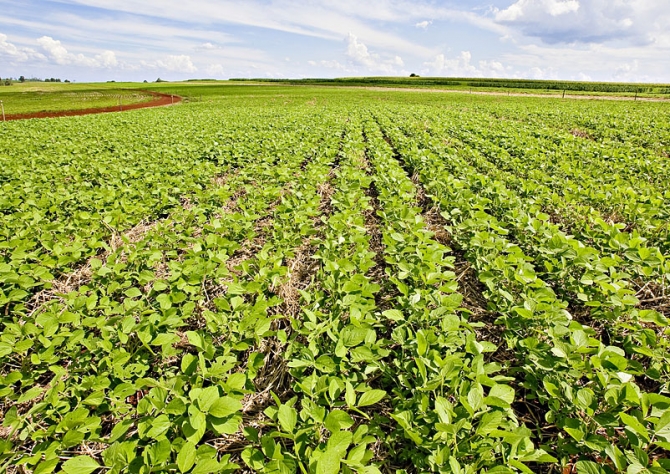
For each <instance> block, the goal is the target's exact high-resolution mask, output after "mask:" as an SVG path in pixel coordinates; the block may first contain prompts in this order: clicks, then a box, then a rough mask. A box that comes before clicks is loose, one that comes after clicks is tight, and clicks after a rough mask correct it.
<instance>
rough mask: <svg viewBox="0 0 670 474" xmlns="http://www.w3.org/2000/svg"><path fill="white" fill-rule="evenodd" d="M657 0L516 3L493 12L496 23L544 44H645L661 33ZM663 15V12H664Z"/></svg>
mask: <svg viewBox="0 0 670 474" xmlns="http://www.w3.org/2000/svg"><path fill="white" fill-rule="evenodd" d="M662 12H667V7H664V6H662V4H661V3H660V1H659V0H617V1H611V0H517V1H516V2H515V3H513V4H512V5H510V6H509V7H507V8H505V9H503V10H499V9H494V10H493V14H494V18H495V20H496V22H498V23H499V24H501V25H505V26H507V27H511V28H512V29H514V30H517V31H519V32H521V33H522V34H523V35H526V36H532V37H537V38H540V39H542V40H543V41H544V42H545V43H549V44H555V43H602V42H606V41H612V40H619V39H627V40H632V41H633V42H635V43H639V44H645V43H650V42H652V41H653V40H654V34H655V33H659V34H662V32H663V31H664V28H663V27H662V26H660V25H659V24H657V20H658V18H657V15H658V14H661V15H662V14H663V13H662ZM666 16H667V13H666Z"/></svg>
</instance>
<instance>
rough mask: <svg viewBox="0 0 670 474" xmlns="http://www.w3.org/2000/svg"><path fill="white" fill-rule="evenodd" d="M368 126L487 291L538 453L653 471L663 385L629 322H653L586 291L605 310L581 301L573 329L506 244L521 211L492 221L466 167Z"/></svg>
mask: <svg viewBox="0 0 670 474" xmlns="http://www.w3.org/2000/svg"><path fill="white" fill-rule="evenodd" d="M377 118H378V119H379V121H380V122H381V124H382V128H383V130H384V133H385V134H386V136H387V137H388V138H389V139H390V141H391V142H392V143H393V145H394V146H395V147H396V148H397V150H398V152H399V153H400V155H401V156H402V158H403V159H404V160H405V161H406V163H407V164H408V165H409V167H410V168H411V170H412V171H413V172H415V173H417V174H418V175H419V176H420V179H421V181H422V183H423V185H424V186H425V188H426V192H427V193H428V194H429V195H430V196H431V197H432V198H433V200H434V202H435V204H436V205H437V206H439V208H440V210H442V211H443V216H444V217H445V218H446V219H447V220H448V221H449V222H450V230H451V232H452V235H453V238H454V240H455V242H456V243H457V244H458V245H459V247H460V248H461V249H462V250H463V251H464V252H465V255H466V258H467V259H468V260H469V261H470V262H471V264H472V265H473V266H474V268H475V269H476V270H477V272H478V276H479V279H480V280H481V281H482V282H483V283H484V284H485V285H486V290H485V292H484V296H485V297H486V299H487V300H488V304H489V307H490V309H491V310H493V311H495V312H496V313H497V314H498V315H499V317H498V318H497V321H496V323H498V324H503V325H504V327H505V329H506V339H507V342H508V344H509V346H510V348H511V349H512V352H511V354H512V356H510V361H509V364H510V365H511V367H510V368H509V369H507V372H508V373H509V374H510V375H512V376H513V377H514V384H515V385H516V386H518V387H519V391H518V393H519V395H520V396H519V399H518V400H516V401H517V402H520V403H522V404H523V405H521V406H524V407H526V408H525V409H526V410H528V411H529V412H530V413H531V416H533V417H535V420H536V423H537V424H536V426H532V427H531V429H533V430H534V432H533V434H534V437H536V438H537V439H538V440H539V442H540V443H541V446H542V448H544V449H545V450H547V451H548V452H550V453H551V454H553V455H555V456H556V457H558V458H559V459H560V460H561V462H562V463H563V464H567V463H568V462H570V461H572V460H575V459H579V463H578V468H579V469H581V470H584V472H589V471H588V470H589V469H597V470H602V472H614V471H616V470H617V469H619V470H620V469H625V468H626V467H628V466H633V467H632V468H633V469H635V468H637V467H644V468H645V469H646V468H649V467H651V466H653V467H654V468H656V469H658V470H659V471H658V472H662V471H660V470H662V469H664V468H663V467H661V466H665V464H664V463H665V461H663V460H662V459H657V456H655V454H657V453H659V452H663V450H665V449H667V448H668V447H669V446H670V445H668V442H670V439H669V438H668V436H667V434H666V427H667V426H668V422H669V421H670V413H668V412H667V406H668V405H667V403H668V401H670V399H669V398H668V397H666V396H664V395H662V394H660V393H658V392H659V391H662V387H664V386H665V384H666V380H667V373H668V371H667V369H668V366H667V362H666V357H665V355H664V353H665V351H664V350H660V351H658V350H655V349H658V346H659V345H662V344H661V342H659V338H658V337H657V335H656V332H655V331H656V329H657V328H656V327H655V326H654V325H653V324H652V326H651V327H652V330H649V329H648V328H647V327H646V324H640V323H639V322H637V323H636V321H635V320H636V319H646V318H649V319H652V321H654V320H655V319H658V318H653V316H658V315H654V314H652V313H653V312H643V311H640V312H636V310H634V309H630V310H628V309H626V305H625V304H621V305H617V304H615V303H616V302H617V301H616V300H615V291H616V288H615V287H613V288H609V287H607V286H606V285H602V286H601V285H595V286H594V288H595V291H594V295H595V294H596V293H599V294H600V295H602V296H605V295H607V298H608V303H607V304H606V305H603V304H602V302H600V301H598V300H596V299H595V298H593V297H591V298H593V299H590V298H588V297H587V300H588V301H589V302H590V301H593V302H594V303H598V304H594V305H593V306H592V307H593V308H595V309H596V311H595V312H593V314H590V315H589V317H586V318H583V319H582V322H578V321H575V320H574V319H573V317H572V314H571V312H570V311H568V309H569V306H570V305H569V302H568V301H566V300H565V299H564V298H562V297H561V296H559V295H557V293H556V291H555V290H554V287H556V288H558V287H559V286H560V284H562V279H560V278H556V280H555V281H556V282H558V283H559V285H556V284H554V281H552V280H550V279H549V278H553V277H554V276H553V272H552V271H551V269H548V268H547V267H546V265H545V268H542V267H540V266H539V265H536V259H535V258H533V257H532V256H530V255H529V254H528V253H527V252H526V251H524V247H527V243H524V242H523V241H520V242H519V243H517V242H515V240H516V239H518V238H519V236H521V235H522V234H523V232H520V231H519V230H520V228H519V227H517V226H521V228H522V229H523V231H524V232H526V231H527V232H532V231H533V226H528V225H526V224H522V222H524V220H525V219H527V217H528V216H524V214H523V213H522V212H520V213H518V216H519V220H518V221H516V220H514V219H510V218H508V217H506V220H505V221H501V220H499V219H498V218H497V217H496V216H495V215H493V213H494V211H493V209H494V206H492V205H491V200H490V199H489V198H487V197H485V196H482V195H481V189H479V190H473V188H472V186H471V181H470V180H469V179H468V177H467V176H468V175H467V172H466V173H461V172H460V171H458V167H459V166H467V164H466V163H463V162H461V161H459V158H458V157H457V156H439V155H438V154H436V153H434V152H433V151H431V150H430V149H428V148H424V147H423V146H421V145H420V144H417V142H416V141H413V140H409V139H407V136H406V135H405V134H404V133H403V132H402V130H400V129H399V128H398V127H397V126H396V124H395V123H396V122H397V121H396V122H393V121H391V119H390V118H389V117H386V116H383V114H381V113H378V114H377ZM475 189H476V188H475ZM542 222H543V221H542V220H540V222H539V223H538V225H541V224H542ZM536 230H541V229H536ZM537 233H538V234H539V235H544V234H545V233H544V232H537ZM559 273H560V272H559ZM624 296H625V295H624ZM621 300H623V298H621ZM622 302H623V301H622ZM586 306H587V308H590V307H591V306H588V304H587V305H586ZM622 308H623V309H626V311H625V312H623V311H622ZM570 310H571V311H572V308H570ZM601 312H602V313H604V315H603V316H614V317H615V318H614V320H613V323H608V324H611V326H609V325H608V326H607V327H606V328H605V330H604V331H602V332H600V333H599V332H597V331H596V330H595V329H594V328H593V327H591V326H590V325H589V324H590V323H592V320H591V318H593V319H598V318H600V317H601V315H600V314H599V313H601ZM645 323H647V321H645ZM659 323H662V321H659ZM661 341H662V338H661ZM661 349H662V348H661ZM649 386H651V387H652V388H651V389H646V387H649ZM517 409H520V406H517ZM597 462H600V463H601V464H602V466H598V464H597ZM665 467H668V466H665ZM596 472H600V471H596Z"/></svg>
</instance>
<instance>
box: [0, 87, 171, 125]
mask: <svg viewBox="0 0 670 474" xmlns="http://www.w3.org/2000/svg"><path fill="white" fill-rule="evenodd" d="M141 92H145V93H147V94H151V95H152V96H153V97H154V98H153V99H152V100H150V101H148V102H138V103H136V104H127V105H124V104H122V105H121V106H118V105H115V106H112V107H98V108H92V109H79V110H54V111H51V112H31V113H27V114H10V115H7V116H6V117H5V119H6V120H8V121H9V120H27V119H34V118H56V117H73V116H76V115H93V114H104V113H108V112H126V111H128V110H137V109H146V108H149V107H163V106H166V105H172V104H178V103H179V102H181V101H182V98H181V97H180V96H178V95H170V94H161V93H160V92H153V91H141Z"/></svg>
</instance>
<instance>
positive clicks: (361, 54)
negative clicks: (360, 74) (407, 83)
mask: <svg viewBox="0 0 670 474" xmlns="http://www.w3.org/2000/svg"><path fill="white" fill-rule="evenodd" d="M346 41H347V51H346V55H347V57H348V58H349V60H350V61H351V62H352V63H353V64H355V65H358V66H363V67H365V68H366V69H367V70H368V71H371V72H380V73H384V74H397V73H398V69H397V68H399V67H400V68H402V67H403V66H404V65H405V64H404V62H403V60H402V58H401V57H400V56H397V55H396V56H393V57H381V56H380V55H379V54H377V53H371V52H370V51H369V50H368V47H367V46H366V45H365V44H363V43H362V42H361V41H359V40H358V37H357V36H356V35H354V34H353V33H349V35H348V36H347V39H346Z"/></svg>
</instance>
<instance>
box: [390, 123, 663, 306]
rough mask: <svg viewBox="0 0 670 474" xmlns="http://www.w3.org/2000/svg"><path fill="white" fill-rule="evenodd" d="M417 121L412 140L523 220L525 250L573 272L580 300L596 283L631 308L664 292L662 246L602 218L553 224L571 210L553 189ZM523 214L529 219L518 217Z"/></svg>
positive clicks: (501, 212)
mask: <svg viewBox="0 0 670 474" xmlns="http://www.w3.org/2000/svg"><path fill="white" fill-rule="evenodd" d="M436 122H437V120H436ZM412 123H413V122H412V121H408V122H405V123H404V124H403V128H404V129H405V130H406V131H407V132H408V133H409V134H410V136H411V138H409V139H411V140H415V141H417V143H420V144H422V145H423V146H426V147H428V148H429V149H431V150H432V151H433V152H435V153H438V154H441V155H443V156H448V157H450V159H449V163H452V164H453V167H454V170H456V169H457V170H458V172H459V173H461V174H462V175H463V176H465V177H466V179H468V180H470V182H471V183H472V186H473V190H475V191H476V192H478V193H480V194H482V196H484V197H487V198H488V199H490V200H491V209H492V212H494V213H495V214H496V216H497V217H499V218H501V219H503V220H505V219H508V220H512V221H518V224H519V225H517V227H518V229H519V230H518V231H517V234H518V238H519V239H520V240H523V241H524V242H525V243H526V247H525V250H526V251H527V252H529V253H530V254H531V255H532V256H533V257H536V258H537V257H541V258H540V260H539V262H538V263H540V264H541V265H542V266H547V267H548V271H549V272H554V273H555V270H554V269H555V268H561V269H562V270H564V271H565V272H568V271H569V272H570V273H569V274H567V273H566V274H565V275H561V279H562V280H566V279H567V284H566V282H565V281H563V286H564V287H567V288H572V289H573V290H574V293H575V294H576V295H577V296H578V298H579V300H580V301H586V299H585V298H586V295H588V294H589V293H592V291H591V288H590V287H592V286H594V282H601V283H600V286H602V285H607V288H612V285H614V288H615V289H617V290H619V289H620V290H621V292H620V293H618V296H619V300H621V301H622V302H623V301H624V299H625V304H627V305H629V306H631V305H632V306H636V305H638V304H639V300H638V299H636V298H634V297H633V295H634V294H635V293H636V291H637V289H638V288H640V287H645V286H649V285H648V284H652V283H653V284H655V286H656V287H659V288H662V287H663V285H665V284H667V281H668V279H669V276H670V263H669V262H668V260H667V259H666V257H665V255H664V254H663V253H662V251H661V250H660V249H659V248H656V247H654V246H651V245H649V244H650V243H649V242H647V241H646V240H645V239H644V238H641V237H640V236H639V234H637V233H636V232H633V233H628V232H623V231H621V229H620V228H618V227H617V226H615V225H609V224H607V223H605V222H603V221H602V219H601V220H599V223H600V225H599V226H597V227H594V228H589V227H582V226H566V225H564V224H563V223H559V224H553V223H551V222H547V221H548V220H551V216H550V215H549V214H550V213H552V212H562V211H563V209H565V203H563V205H562V206H559V207H558V209H553V208H552V205H553V204H554V202H553V199H552V197H553V195H552V190H551V189H549V188H548V187H545V186H541V185H538V186H534V185H532V184H531V185H528V181H527V180H523V179H521V178H519V177H518V176H516V175H514V174H513V173H509V172H507V171H503V170H500V169H499V168H497V167H496V166H495V165H493V164H491V163H490V162H489V161H488V160H487V159H486V158H485V157H483V156H482V155H481V154H480V153H479V152H478V151H477V150H473V149H471V148H468V146H467V145H464V144H461V145H460V146H459V144H458V143H454V142H453V139H452V140H451V141H450V142H449V143H448V144H445V143H444V140H443V139H442V137H443V136H444V135H443V133H444V132H443V129H442V128H441V127H440V124H439V123H431V125H430V128H429V130H428V132H426V130H425V128H424V127H418V126H417V125H416V124H414V125H412ZM521 210H523V212H525V213H526V216H525V217H523V216H519V215H518V213H519V211H521ZM521 217H523V218H521ZM566 219H567V218H566ZM524 229H525V230H524ZM538 254H542V255H538ZM559 257H560V258H559ZM613 280H615V282H614V283H613ZM601 291H602V290H601ZM643 301H645V300H644V299H643Z"/></svg>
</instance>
